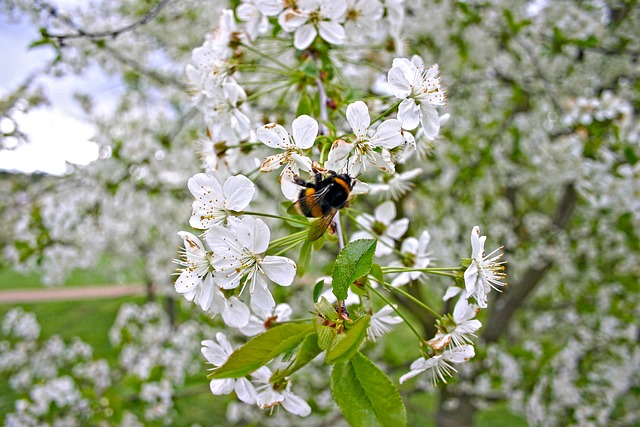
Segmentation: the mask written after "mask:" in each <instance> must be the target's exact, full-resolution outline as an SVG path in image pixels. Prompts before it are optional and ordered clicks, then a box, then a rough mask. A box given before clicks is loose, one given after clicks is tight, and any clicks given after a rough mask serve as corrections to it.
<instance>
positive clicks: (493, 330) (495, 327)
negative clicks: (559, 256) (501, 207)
mask: <svg viewBox="0 0 640 427" xmlns="http://www.w3.org/2000/svg"><path fill="white" fill-rule="evenodd" d="M576 202H577V193H576V190H575V188H574V186H573V183H569V184H567V185H566V186H565V189H564V194H563V195H562V199H561V200H560V202H559V203H558V206H557V207H556V211H555V213H554V215H553V226H554V228H556V229H558V230H563V229H565V228H566V227H567V224H568V223H569V219H570V218H571V215H572V214H573V211H574V209H575V207H576ZM553 265H554V260H553V259H547V260H545V261H544V263H543V264H542V265H541V266H535V267H529V269H528V270H527V271H526V272H525V273H524V276H523V277H522V279H521V280H520V282H519V283H516V284H515V285H513V286H509V288H508V289H507V290H506V291H505V293H504V294H502V296H501V297H500V298H498V300H497V301H496V302H495V304H494V305H493V308H492V309H491V311H490V312H489V319H488V320H487V322H486V323H485V328H484V332H483V333H482V339H483V340H484V341H485V342H487V343H490V342H496V341H498V339H500V337H501V336H502V334H503V333H504V331H505V330H506V327H507V325H508V324H509V321H510V320H511V317H512V316H513V315H514V313H515V312H516V311H517V310H518V309H519V308H520V307H522V305H523V304H524V301H525V300H526V298H527V296H528V295H529V294H530V293H531V292H532V291H533V290H534V289H535V287H536V286H537V285H538V284H539V283H540V282H541V280H542V279H543V278H544V276H545V274H546V273H547V272H548V271H549V269H550V268H551V267H553Z"/></svg>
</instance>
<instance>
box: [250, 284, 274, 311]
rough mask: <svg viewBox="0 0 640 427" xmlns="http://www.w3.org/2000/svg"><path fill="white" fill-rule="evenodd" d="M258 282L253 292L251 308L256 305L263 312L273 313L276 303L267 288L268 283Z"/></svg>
mask: <svg viewBox="0 0 640 427" xmlns="http://www.w3.org/2000/svg"><path fill="white" fill-rule="evenodd" d="M257 279H258V278H257ZM256 282H257V283H256V284H255V286H254V287H253V290H252V292H251V306H254V305H255V306H258V307H260V308H261V309H263V310H267V311H272V310H273V309H274V308H275V307H276V301H275V300H274V299H273V295H271V292H270V291H269V288H267V283H266V282H265V281H264V280H256Z"/></svg>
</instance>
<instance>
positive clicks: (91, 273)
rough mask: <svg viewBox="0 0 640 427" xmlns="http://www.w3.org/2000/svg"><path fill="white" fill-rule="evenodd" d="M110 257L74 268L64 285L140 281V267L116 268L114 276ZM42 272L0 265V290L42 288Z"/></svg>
mask: <svg viewBox="0 0 640 427" xmlns="http://www.w3.org/2000/svg"><path fill="white" fill-rule="evenodd" d="M112 262H113V261H112V258H111V257H108V256H105V257H103V258H102V259H101V260H100V261H99V262H98V264H97V265H96V266H94V267H91V268H86V269H81V268H76V269H74V270H72V271H71V273H70V274H69V276H68V277H67V278H66V279H65V281H64V283H63V285H64V286H94V285H111V284H114V283H142V281H143V279H142V268H141V267H140V266H138V267H137V268H130V269H127V270H126V271H125V272H124V274H122V273H121V271H120V270H118V274H119V275H120V276H119V277H117V278H115V277H114V270H115V269H114V268H113V267H112ZM43 286H44V285H43V284H42V273H41V272H38V271H33V272H28V273H21V272H18V271H15V270H13V269H11V268H7V267H4V268H2V267H0V290H20V289H35V288H42V287H43Z"/></svg>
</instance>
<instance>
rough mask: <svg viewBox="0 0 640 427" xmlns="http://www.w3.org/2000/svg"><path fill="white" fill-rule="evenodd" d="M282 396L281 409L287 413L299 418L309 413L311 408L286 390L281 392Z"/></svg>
mask: <svg viewBox="0 0 640 427" xmlns="http://www.w3.org/2000/svg"><path fill="white" fill-rule="evenodd" d="M282 395H283V396H284V400H283V401H282V407H283V408H284V409H286V410H287V411H289V412H291V413H292V414H295V415H298V416H301V417H306V416H307V415H309V414H310V413H311V407H310V406H309V404H308V403H307V402H306V401H305V400H304V399H303V398H301V397H299V396H296V395H295V394H293V393H291V392H289V391H287V390H282Z"/></svg>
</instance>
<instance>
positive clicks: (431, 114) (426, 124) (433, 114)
mask: <svg viewBox="0 0 640 427" xmlns="http://www.w3.org/2000/svg"><path fill="white" fill-rule="evenodd" d="M420 110H421V111H422V117H421V118H420V121H421V122H422V128H423V129H424V133H425V136H426V137H427V138H429V139H433V138H435V137H436V136H438V133H439V132H440V118H439V117H438V111H437V110H436V109H435V107H433V106H432V105H430V104H427V103H424V102H423V103H422V104H420Z"/></svg>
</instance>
